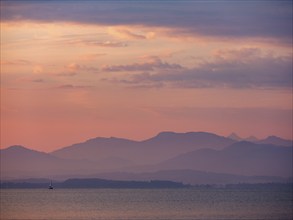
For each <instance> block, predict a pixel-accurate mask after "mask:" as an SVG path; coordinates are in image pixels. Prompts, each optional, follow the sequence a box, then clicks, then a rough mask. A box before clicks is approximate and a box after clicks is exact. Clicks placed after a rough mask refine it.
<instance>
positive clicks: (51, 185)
mask: <svg viewBox="0 0 293 220" xmlns="http://www.w3.org/2000/svg"><path fill="white" fill-rule="evenodd" d="M48 189H54V188H53V184H52V180H51V183H50V185H49V188H48Z"/></svg>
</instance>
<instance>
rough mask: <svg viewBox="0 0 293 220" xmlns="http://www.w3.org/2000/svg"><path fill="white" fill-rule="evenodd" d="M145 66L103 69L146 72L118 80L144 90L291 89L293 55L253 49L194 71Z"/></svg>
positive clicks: (220, 55) (220, 57)
mask: <svg viewBox="0 0 293 220" xmlns="http://www.w3.org/2000/svg"><path fill="white" fill-rule="evenodd" d="M138 67H141V69H140V68H138ZM142 67H143V68H142ZM146 67H149V66H146V64H143V65H141V66H138V65H137V64H132V65H126V66H117V67H114V68H112V69H111V68H108V69H104V70H108V71H115V70H116V71H119V70H125V71H131V70H141V71H144V72H143V73H139V74H132V75H129V76H128V78H127V79H126V78H123V79H120V80H117V79H116V82H117V81H118V82H121V83H125V84H131V85H135V86H141V87H152V86H153V87H158V84H159V85H161V86H162V85H165V86H173V87H181V88H211V87H220V88H261V89H271V88H292V59H291V56H274V55H270V54H261V51H260V50H258V49H253V48H246V49H241V50H227V51H219V52H218V53H217V54H216V55H215V56H214V59H212V60H210V61H204V62H202V63H201V64H200V65H198V66H196V67H194V68H184V67H182V66H176V64H172V66H170V67H173V69H172V68H169V69H159V70H157V71H153V72H151V71H150V70H153V69H150V67H149V68H146ZM176 67H178V68H176ZM179 67H180V68H179Z"/></svg>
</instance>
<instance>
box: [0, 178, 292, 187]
mask: <svg viewBox="0 0 293 220" xmlns="http://www.w3.org/2000/svg"><path fill="white" fill-rule="evenodd" d="M49 184H50V180H49V179H40V180H36V179H27V180H25V179H24V180H14V181H13V180H12V181H1V182H0V188H1V189H34V188H48V186H49ZM53 187H54V188H61V189H62V188H110V189H111V188H112V189H115V188H116V189H119V188H121V189H152V188H153V189H156V188H199V189H212V188H225V189H247V190H254V189H255V190H260V189H263V190H274V189H288V190H293V183H292V182H287V183H237V184H221V185H219V184H200V185H188V184H183V183H180V182H174V181H164V180H151V181H122V180H106V179H98V178H90V179H67V180H65V181H63V182H60V181H59V182H57V181H53Z"/></svg>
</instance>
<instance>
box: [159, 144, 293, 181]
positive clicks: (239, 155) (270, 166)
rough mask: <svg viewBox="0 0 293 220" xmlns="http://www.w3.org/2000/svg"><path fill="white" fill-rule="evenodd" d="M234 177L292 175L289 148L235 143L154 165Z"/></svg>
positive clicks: (180, 156) (161, 167)
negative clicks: (234, 175) (219, 148)
mask: <svg viewBox="0 0 293 220" xmlns="http://www.w3.org/2000/svg"><path fill="white" fill-rule="evenodd" d="M157 167H158V169H165V170H166V169H197V170H203V171H210V172H220V173H230V174H237V175H266V176H284V177H290V176H292V147H279V146H275V145H268V144H254V143H251V142H246V141H242V142H238V143H235V144H232V145H231V146H229V147H226V148H225V149H223V150H214V149H201V150H196V151H193V152H189V153H185V154H182V155H179V156H177V157H175V158H172V159H170V160H167V161H165V162H163V163H160V164H158V165H157Z"/></svg>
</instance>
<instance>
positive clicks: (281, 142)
mask: <svg viewBox="0 0 293 220" xmlns="http://www.w3.org/2000/svg"><path fill="white" fill-rule="evenodd" d="M258 143H260V144H274V145H277V146H293V141H292V140H286V139H283V138H280V137H277V136H269V137H267V138H266V139H264V140H260V141H258Z"/></svg>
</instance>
